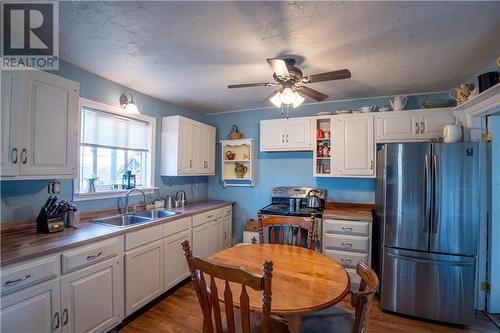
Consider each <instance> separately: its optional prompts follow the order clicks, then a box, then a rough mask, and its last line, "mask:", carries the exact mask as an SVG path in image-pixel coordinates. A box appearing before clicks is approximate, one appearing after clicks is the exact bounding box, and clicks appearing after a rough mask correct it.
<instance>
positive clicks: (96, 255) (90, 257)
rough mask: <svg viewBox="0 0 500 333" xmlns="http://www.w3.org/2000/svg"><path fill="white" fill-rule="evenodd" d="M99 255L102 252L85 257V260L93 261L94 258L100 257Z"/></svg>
mask: <svg viewBox="0 0 500 333" xmlns="http://www.w3.org/2000/svg"><path fill="white" fill-rule="evenodd" d="M101 255H102V251H101V252H99V253H97V254H93V255H90V256H87V260H94V259H95V258H97V257H100V256H101Z"/></svg>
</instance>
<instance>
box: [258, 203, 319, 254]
mask: <svg viewBox="0 0 500 333" xmlns="http://www.w3.org/2000/svg"><path fill="white" fill-rule="evenodd" d="M257 218H258V225H259V243H261V244H263V243H264V229H265V228H267V227H270V233H269V243H271V244H274V243H276V230H275V229H276V227H278V228H279V230H278V243H279V244H289V245H296V246H302V236H303V235H302V229H305V230H306V232H307V241H306V247H307V248H308V249H312V245H313V243H312V237H313V230H314V222H315V219H316V217H315V215H314V214H311V217H310V218H309V219H307V220H305V219H304V218H302V217H296V216H290V217H282V216H270V217H266V218H263V217H262V212H260V211H259V212H258V213H257ZM285 226H287V229H288V232H287V237H286V243H285V231H284V229H285V228H284V227H285ZM295 231H297V233H296V237H295V242H294V237H293V235H294V233H295Z"/></svg>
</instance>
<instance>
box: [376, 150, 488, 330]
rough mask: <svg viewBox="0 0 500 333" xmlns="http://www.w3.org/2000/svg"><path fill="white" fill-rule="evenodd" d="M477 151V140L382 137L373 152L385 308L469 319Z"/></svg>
mask: <svg viewBox="0 0 500 333" xmlns="http://www.w3.org/2000/svg"><path fill="white" fill-rule="evenodd" d="M478 156H479V147H478V145H477V144H476V143H453V144H443V143H403V144H387V145H385V146H383V148H382V149H381V150H380V151H379V152H378V156H377V162H378V166H377V185H376V199H375V200H376V211H377V221H376V222H377V223H378V224H379V227H380V228H379V229H380V235H379V236H380V239H381V242H380V248H379V251H380V252H379V255H380V258H381V259H382V260H381V262H380V266H379V267H378V271H379V274H380V275H381V276H380V278H381V279H380V280H381V290H380V297H381V301H380V306H381V308H382V309H385V310H389V311H394V312H398V313H403V314H407V315H412V316H416V317H420V318H426V319H431V320H437V321H443V322H448V323H454V324H462V325H470V324H472V322H473V316H474V293H475V287H476V283H475V280H476V279H475V270H476V269H475V265H476V246H477V244H476V243H477V233H478V232H477V229H478V221H479V200H478V198H479V182H478V179H479V158H478Z"/></svg>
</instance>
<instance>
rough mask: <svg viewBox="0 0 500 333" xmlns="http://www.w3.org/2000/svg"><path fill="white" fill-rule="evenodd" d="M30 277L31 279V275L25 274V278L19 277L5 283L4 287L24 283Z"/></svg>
mask: <svg viewBox="0 0 500 333" xmlns="http://www.w3.org/2000/svg"><path fill="white" fill-rule="evenodd" d="M30 277H31V274H26V275H25V276H23V277H20V278H19V279H15V280H8V281H5V285H6V286H12V285H13V284H17V283H19V282H23V281H26V280H28V279H29V278H30Z"/></svg>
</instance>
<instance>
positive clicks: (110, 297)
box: [61, 257, 123, 333]
mask: <svg viewBox="0 0 500 333" xmlns="http://www.w3.org/2000/svg"><path fill="white" fill-rule="evenodd" d="M122 282H123V269H122V266H121V261H120V259H119V258H118V257H116V258H113V259H109V260H106V261H103V262H100V263H97V264H94V265H92V266H89V267H87V268H83V269H81V270H78V271H76V272H73V273H70V274H68V275H64V276H62V277H61V309H62V314H61V322H62V324H61V325H62V330H63V332H64V333H70V332H71V333H80V332H105V331H107V330H108V329H109V328H111V327H112V326H115V325H116V324H117V323H119V322H120V321H121V320H122V318H123V283H122Z"/></svg>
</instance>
